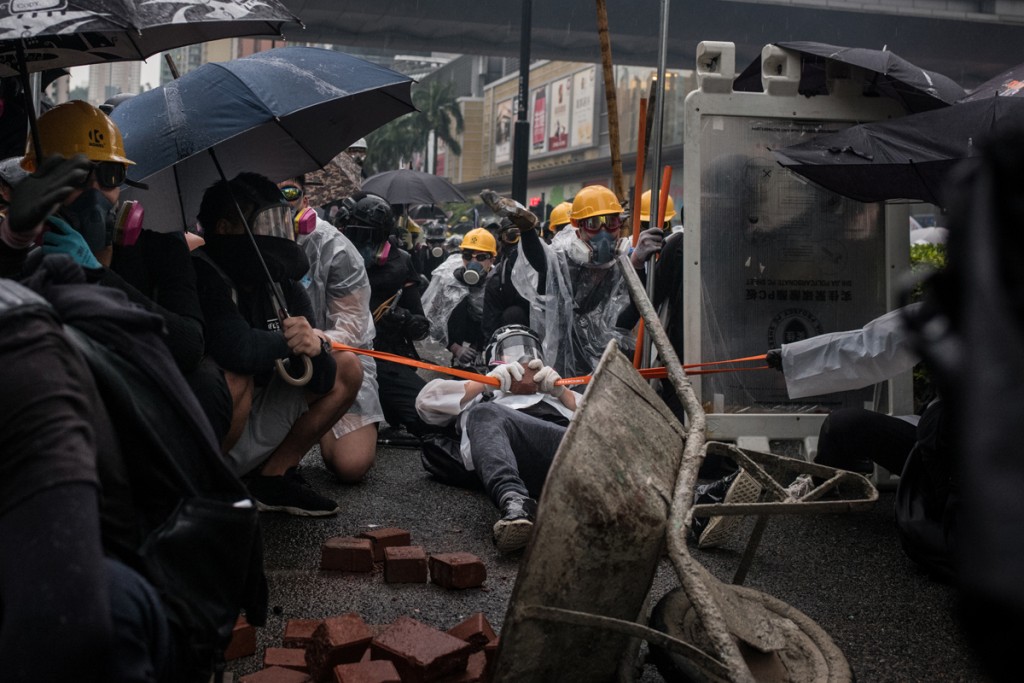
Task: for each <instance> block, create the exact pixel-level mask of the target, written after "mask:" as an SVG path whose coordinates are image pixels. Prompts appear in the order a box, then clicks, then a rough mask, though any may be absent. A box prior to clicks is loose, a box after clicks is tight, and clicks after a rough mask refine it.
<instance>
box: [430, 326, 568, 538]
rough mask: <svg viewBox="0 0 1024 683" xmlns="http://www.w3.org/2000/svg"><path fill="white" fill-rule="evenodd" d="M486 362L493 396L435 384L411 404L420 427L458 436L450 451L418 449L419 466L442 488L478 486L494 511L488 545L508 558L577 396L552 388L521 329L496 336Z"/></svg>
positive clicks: (462, 383)
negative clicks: (439, 428) (493, 382)
mask: <svg viewBox="0 0 1024 683" xmlns="http://www.w3.org/2000/svg"><path fill="white" fill-rule="evenodd" d="M486 357H487V362H488V365H489V366H490V367H492V368H493V369H492V370H491V371H490V372H489V373H488V376H490V377H494V378H496V379H497V380H498V381H499V382H500V384H499V386H498V387H497V388H494V387H492V386H490V385H487V384H484V383H482V382H476V381H473V380H445V379H435V380H433V381H431V382H429V383H428V384H427V385H426V386H425V387H424V388H423V390H422V391H421V392H420V394H419V396H418V397H417V398H416V410H417V411H418V412H419V414H420V417H421V418H423V421H424V422H427V423H429V424H434V425H441V426H443V425H453V426H454V427H455V430H456V434H458V435H460V436H459V437H458V438H459V439H460V441H459V443H458V445H457V448H450V449H447V450H445V449H443V448H428V447H425V448H424V451H423V453H424V458H423V464H424V467H425V468H426V469H427V471H428V472H430V473H431V474H433V475H434V476H435V477H437V478H439V479H441V480H442V481H444V482H445V483H448V484H453V485H459V486H473V485H474V484H476V485H482V486H483V489H484V491H485V492H486V493H487V495H488V496H489V497H490V499H491V501H493V502H494V504H495V505H497V506H498V509H499V510H500V511H501V519H499V520H498V521H497V523H496V524H495V525H494V543H495V544H496V545H497V546H498V550H499V551H500V552H512V551H514V550H518V549H520V548H522V547H524V546H525V545H526V544H527V542H529V540H530V535H531V533H532V531H533V522H534V518H535V516H536V512H537V502H536V498H537V497H538V496H539V495H540V491H541V488H542V487H543V485H544V480H545V479H546V478H547V474H548V470H549V469H550V468H551V462H552V461H553V460H554V457H555V453H556V452H557V451H558V446H559V444H560V443H561V441H562V436H563V435H564V434H565V430H566V427H567V426H568V424H569V420H570V419H572V416H573V414H574V412H575V411H576V394H575V393H573V392H572V391H568V390H567V389H566V388H565V387H564V386H559V385H557V384H556V382H557V381H558V380H559V379H561V378H560V377H559V375H558V373H557V372H555V370H554V369H553V368H551V367H550V366H547V365H545V364H544V360H543V358H542V357H541V353H540V340H539V339H538V337H537V335H536V333H534V332H533V331H532V330H531V329H529V328H528V327H525V326H522V325H509V326H506V327H502V328H500V329H499V330H497V331H496V332H495V333H494V336H493V337H492V340H491V343H490V345H489V346H488V347H487V349H486ZM434 443H436V441H435V442H434ZM453 445H454V444H453Z"/></svg>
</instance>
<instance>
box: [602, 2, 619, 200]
mask: <svg viewBox="0 0 1024 683" xmlns="http://www.w3.org/2000/svg"><path fill="white" fill-rule="evenodd" d="M596 1H597V37H598V39H599V41H600V43H601V66H602V70H603V71H604V97H605V102H606V106H607V107H608V148H609V149H610V151H611V157H612V191H613V192H615V196H616V197H618V198H619V201H620V202H622V201H625V199H626V189H625V183H624V182H623V179H622V155H621V154H620V152H619V105H618V101H617V98H616V96H615V72H614V70H613V69H612V43H611V38H610V37H609V35H608V7H607V5H606V4H605V0H596Z"/></svg>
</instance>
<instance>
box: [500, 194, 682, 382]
mask: <svg viewBox="0 0 1024 683" xmlns="http://www.w3.org/2000/svg"><path fill="white" fill-rule="evenodd" d="M500 201H503V202H506V203H507V204H506V207H505V208H504V209H502V210H503V211H504V212H506V213H508V214H509V217H510V218H511V219H512V221H513V222H514V223H516V224H517V225H518V226H519V227H520V228H521V229H522V240H521V241H520V248H521V249H522V250H523V256H524V257H525V258H520V259H518V260H517V261H516V265H515V267H514V268H513V282H514V283H515V286H516V288H517V289H518V290H519V292H520V293H521V294H522V295H523V296H524V297H525V298H526V299H527V300H529V301H532V302H534V305H533V307H532V310H531V312H530V326H531V327H533V328H534V329H536V330H537V331H538V332H539V333H540V334H542V335H543V339H544V355H545V358H547V359H548V360H549V361H550V362H551V363H552V365H553V366H554V367H555V368H556V369H558V371H559V372H561V373H562V374H563V375H567V376H572V377H575V376H577V375H586V374H589V373H591V372H593V370H594V368H596V367H597V363H598V361H599V360H600V358H601V354H602V353H604V349H605V347H606V346H607V345H608V342H609V341H610V340H612V339H615V340H616V341H617V342H618V343H619V348H621V349H623V351H624V352H627V353H630V354H631V351H630V350H631V349H632V348H633V346H634V341H633V334H632V331H631V330H628V329H622V328H618V327H616V318H617V317H618V315H619V313H620V312H621V311H622V309H623V308H624V307H625V306H626V304H627V303H628V301H629V292H628V290H627V289H626V283H625V279H624V278H623V276H622V273H620V272H619V270H618V267H617V266H616V264H615V260H616V257H617V256H618V255H620V254H625V253H627V252H628V250H629V240H628V239H626V238H623V237H622V236H621V235H622V229H623V226H624V225H625V221H624V220H623V215H622V212H623V210H622V206H621V205H620V204H619V200H618V199H617V198H616V197H615V193H614V192H612V191H611V190H609V189H608V188H607V187H602V186H600V185H589V186H587V187H584V188H583V189H582V190H580V191H579V192H578V193H577V194H576V197H575V198H574V199H573V203H572V213H571V219H570V220H571V222H572V225H573V227H574V228H576V233H575V234H566V237H564V238H562V233H564V232H565V230H563V231H562V233H559V234H558V235H556V237H555V239H553V240H552V243H551V245H550V246H549V245H546V244H544V242H543V241H542V240H541V239H540V236H539V235H538V234H537V231H536V229H535V226H536V225H537V217H536V216H534V215H533V214H532V213H530V212H529V211H528V210H527V209H525V208H524V207H521V206H517V205H515V204H514V203H512V202H509V200H500ZM662 239H663V235H662V231H661V230H659V229H657V228H653V229H649V230H646V231H645V232H643V233H642V234H641V236H640V240H639V242H638V243H637V246H636V248H635V249H633V250H632V253H630V256H629V259H630V263H631V264H632V266H633V268H635V269H636V270H637V271H641V274H642V271H643V269H644V268H645V264H646V263H647V260H648V259H650V258H651V257H652V256H654V254H656V253H657V252H658V251H659V250H660V249H661V245H662Z"/></svg>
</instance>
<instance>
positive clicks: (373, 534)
mask: <svg viewBox="0 0 1024 683" xmlns="http://www.w3.org/2000/svg"><path fill="white" fill-rule="evenodd" d="M359 538H368V539H370V541H371V542H372V543H373V561H374V562H383V561H384V549H385V548H394V547H397V546H403V545H409V543H410V542H411V538H412V537H411V536H410V534H409V532H408V531H406V530H405V529H396V528H394V527H388V528H386V529H370V530H369V531H364V532H363V533H361V534H359ZM424 580H426V579H424Z"/></svg>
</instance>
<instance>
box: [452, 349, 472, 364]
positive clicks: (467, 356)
mask: <svg viewBox="0 0 1024 683" xmlns="http://www.w3.org/2000/svg"><path fill="white" fill-rule="evenodd" d="M450 350H451V352H452V355H453V356H455V361H456V362H457V363H458V364H459V365H466V366H469V365H472V364H473V361H475V360H476V357H477V350H476V349H474V348H473V347H472V346H470V345H469V344H466V345H465V346H463V345H462V344H452V346H451V349H450Z"/></svg>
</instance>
